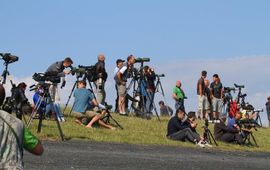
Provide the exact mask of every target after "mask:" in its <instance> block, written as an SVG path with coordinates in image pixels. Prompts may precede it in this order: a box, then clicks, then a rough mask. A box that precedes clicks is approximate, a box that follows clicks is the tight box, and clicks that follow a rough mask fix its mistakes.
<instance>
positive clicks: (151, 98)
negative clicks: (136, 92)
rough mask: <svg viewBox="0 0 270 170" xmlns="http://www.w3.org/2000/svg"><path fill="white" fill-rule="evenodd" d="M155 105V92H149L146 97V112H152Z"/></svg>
mask: <svg viewBox="0 0 270 170" xmlns="http://www.w3.org/2000/svg"><path fill="white" fill-rule="evenodd" d="M153 105H154V92H152V91H148V92H147V95H146V103H145V111H146V112H147V113H150V112H152V110H153V108H154V107H153Z"/></svg>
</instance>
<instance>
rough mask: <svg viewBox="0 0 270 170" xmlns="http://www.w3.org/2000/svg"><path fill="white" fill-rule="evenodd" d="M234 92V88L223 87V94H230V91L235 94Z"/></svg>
mask: <svg viewBox="0 0 270 170" xmlns="http://www.w3.org/2000/svg"><path fill="white" fill-rule="evenodd" d="M235 90H236V89H235V88H234V87H224V93H230V92H231V91H233V92H235Z"/></svg>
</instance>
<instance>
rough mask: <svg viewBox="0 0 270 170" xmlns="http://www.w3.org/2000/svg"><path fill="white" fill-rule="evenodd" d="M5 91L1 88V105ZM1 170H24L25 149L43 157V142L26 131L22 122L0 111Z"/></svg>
mask: <svg viewBox="0 0 270 170" xmlns="http://www.w3.org/2000/svg"><path fill="white" fill-rule="evenodd" d="M4 98H5V89H4V88H3V87H2V86H0V104H1V103H3V100H4ZM0 126H1V128H0V139H1V142H0V153H1V154H0V169H23V168H24V167H23V149H25V150H27V151H29V152H30V153H32V154H34V155H42V153H43V151H44V149H43V146H42V144H41V142H40V141H39V140H38V139H37V138H36V137H35V136H34V135H32V134H31V133H30V131H29V130H28V129H26V128H25V127H24V125H23V123H22V121H21V120H19V119H17V118H15V117H14V116H12V115H11V114H9V113H7V112H5V111H4V110H0Z"/></svg>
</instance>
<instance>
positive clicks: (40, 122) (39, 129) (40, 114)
mask: <svg viewBox="0 0 270 170" xmlns="http://www.w3.org/2000/svg"><path fill="white" fill-rule="evenodd" d="M43 114H44V113H43V112H40V113H39V115H38V117H39V121H38V129H37V133H40V132H41V127H42V119H43Z"/></svg>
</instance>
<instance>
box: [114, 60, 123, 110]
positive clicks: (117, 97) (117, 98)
mask: <svg viewBox="0 0 270 170" xmlns="http://www.w3.org/2000/svg"><path fill="white" fill-rule="evenodd" d="M124 62H125V60H122V59H118V60H116V67H115V69H114V77H115V76H116V74H117V73H118V71H119V70H120V69H121V68H122V67H123V65H124ZM115 89H116V99H115V110H114V111H115V112H119V110H118V100H119V95H118V89H117V84H116V83H115Z"/></svg>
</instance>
